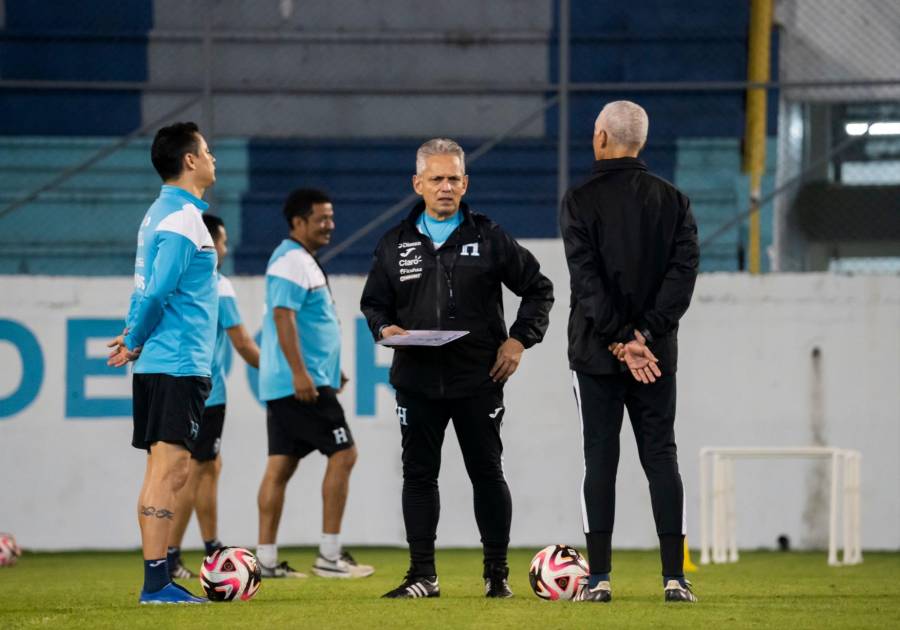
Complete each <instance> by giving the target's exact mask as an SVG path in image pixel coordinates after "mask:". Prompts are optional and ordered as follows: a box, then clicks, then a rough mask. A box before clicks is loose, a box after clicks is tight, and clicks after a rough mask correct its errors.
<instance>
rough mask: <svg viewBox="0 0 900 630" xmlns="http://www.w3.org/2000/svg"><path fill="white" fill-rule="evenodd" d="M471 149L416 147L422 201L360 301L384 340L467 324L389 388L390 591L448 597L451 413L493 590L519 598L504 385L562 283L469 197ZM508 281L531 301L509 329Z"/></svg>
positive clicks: (407, 353) (443, 142) (398, 354)
mask: <svg viewBox="0 0 900 630" xmlns="http://www.w3.org/2000/svg"><path fill="white" fill-rule="evenodd" d="M468 183H469V182H468V176H467V175H466V172H465V155H464V153H463V150H462V149H461V148H460V146H459V145H458V144H457V143H456V142H453V141H452V140H447V139H443V138H438V139H434V140H429V141H428V142H426V143H425V144H423V145H422V146H421V147H420V148H419V151H418V153H417V154H416V174H415V175H414V176H413V178H412V185H413V189H414V190H415V191H416V192H417V193H418V194H419V195H421V196H422V201H420V202H419V203H418V204H417V205H416V206H415V207H414V208H413V209H412V212H410V214H409V216H408V217H407V218H406V219H405V220H404V221H402V222H401V223H400V225H398V226H397V227H395V228H393V229H392V230H390V231H389V232H388V233H387V234H385V235H384V236H383V237H382V239H381V241H380V242H379V243H378V246H377V248H376V250H375V258H374V261H373V263H372V269H371V271H370V272H369V277H368V279H367V281H366V286H365V289H364V290H363V296H362V300H361V307H362V311H363V313H364V314H365V316H366V319H367V320H368V323H369V327H370V328H371V330H372V334H373V335H374V337H375V339H376V340H378V339H386V338H389V337H393V336H395V335H405V334H407V332H406V331H407V330H412V329H424V330H467V331H469V333H468V334H467V335H465V336H464V337H462V338H460V339H458V340H456V341H453V342H451V343H449V344H447V345H445V346H441V347H436V348H435V347H421V346H407V347H404V348H402V349H397V350H396V351H395V353H394V361H393V365H392V366H391V384H392V385H393V386H394V387H395V388H396V390H397V416H398V419H399V424H400V432H401V435H402V444H403V519H404V521H405V523H406V539H407V542H408V543H409V550H410V569H409V572H408V573H407V576H406V579H404V581H403V582H402V583H401V584H400V586H399V587H397V588H396V589H394V590H392V591H390V592H388V593H386V594H385V597H389V598H414V597H438V596H439V595H440V589H439V587H438V579H437V570H436V568H435V562H434V542H435V532H436V530H437V523H438V515H439V512H440V501H439V495H438V471H439V470H440V465H441V445H442V443H443V440H444V432H445V430H446V428H447V424H448V422H449V421H450V419H451V418H452V419H453V426H454V429H455V430H456V436H457V439H458V440H459V445H460V448H461V450H462V454H463V460H464V461H465V465H466V471H467V472H468V474H469V478H470V479H471V481H472V486H473V489H474V496H475V519H476V521H477V522H478V529H479V531H480V533H481V542H482V544H483V545H484V575H483V577H484V581H485V595H486V596H487V597H511V596H512V592H511V591H510V589H509V584H508V582H507V576H508V574H509V568H508V567H507V564H506V552H507V547H508V545H509V527H510V519H511V516H512V502H511V499H510V495H509V488H508V487H507V485H506V479H505V478H504V476H503V466H502V462H501V455H502V453H503V443H502V441H501V439H500V426H501V424H502V422H503V412H504V404H503V384H504V383H505V382H506V380H507V379H508V378H509V377H510V376H511V375H512V374H513V372H515V371H516V368H517V367H518V365H519V361H521V358H522V352H523V351H524V350H525V348H528V347H530V346H532V345H534V344H535V343H537V342H539V341H541V339H543V336H544V333H545V332H546V330H547V325H548V321H549V320H548V314H549V312H550V307H551V305H552V304H553V285H552V283H551V282H550V280H548V279H547V278H546V277H545V276H544V275H543V274H541V272H540V265H539V264H538V262H537V260H535V258H534V256H532V255H531V253H530V252H529V251H528V250H527V249H525V248H524V247H522V246H521V245H519V244H518V243H517V242H516V241H515V240H514V239H513V238H512V237H511V236H509V235H508V234H507V233H506V232H505V231H504V230H503V229H502V228H500V226H498V225H497V224H496V223H494V222H493V221H491V220H490V219H488V218H487V217H486V216H484V215H482V214H478V213H476V212H473V211H472V210H470V209H469V207H468V206H467V205H466V204H464V203H462V197H463V195H464V194H465V193H466V188H467V186H468ZM501 285H506V286H507V287H508V288H509V289H510V290H512V291H513V292H514V293H515V294H516V295H518V296H520V297H521V298H522V302H521V305H520V306H519V311H518V315H517V318H516V321H515V323H514V324H513V325H512V327H511V328H510V330H509V334H507V331H506V324H505V323H504V320H503V301H502V288H501Z"/></svg>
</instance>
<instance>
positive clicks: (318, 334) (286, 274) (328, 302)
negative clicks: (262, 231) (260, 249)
mask: <svg viewBox="0 0 900 630" xmlns="http://www.w3.org/2000/svg"><path fill="white" fill-rule="evenodd" d="M277 307H282V308H288V309H290V310H292V311H294V315H295V318H296V322H297V333H298V334H299V336H300V351H301V353H302V355H303V362H304V363H305V364H306V369H307V371H308V372H309V374H310V376H311V377H312V380H313V383H314V384H315V386H316V387H326V386H327V387H333V388H335V389H339V388H340V386H341V328H340V324H339V323H338V318H337V312H336V311H335V308H334V300H333V299H332V297H331V291H330V290H329V289H328V282H327V280H326V278H325V273H324V272H323V271H322V269H321V268H320V267H319V265H318V263H317V262H316V260H315V258H313V256H312V254H310V253H309V252H308V251H306V249H305V248H304V247H303V246H302V245H300V243H298V242H297V241H294V240H292V239H285V240H283V241H282V242H281V244H280V245H279V246H278V247H277V248H276V249H275V251H274V252H272V257H271V258H269V265H268V267H267V268H266V311H265V314H264V315H263V330H262V347H261V348H260V352H261V355H260V360H259V397H260V398H261V399H262V400H275V399H278V398H284V397H286V396H293V395H294V380H293V375H292V374H291V368H290V366H289V365H288V363H287V359H285V357H284V352H282V350H281V346H280V345H279V343H278V331H277V330H276V328H275V317H274V313H275V308H277Z"/></svg>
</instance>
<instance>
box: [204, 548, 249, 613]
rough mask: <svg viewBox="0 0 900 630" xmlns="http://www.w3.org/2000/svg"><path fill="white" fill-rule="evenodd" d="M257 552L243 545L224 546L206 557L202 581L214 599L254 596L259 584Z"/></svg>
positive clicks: (245, 598)
mask: <svg viewBox="0 0 900 630" xmlns="http://www.w3.org/2000/svg"><path fill="white" fill-rule="evenodd" d="M260 580H261V577H260V571H259V563H258V562H257V561H256V556H254V555H253V554H252V553H250V552H249V551H247V550H246V549H242V548H241V547H222V548H221V549H218V550H217V551H215V552H213V553H212V554H211V555H209V556H207V557H206V559H204V560H203V564H202V565H201V566H200V584H201V585H202V586H203V590H204V591H206V596H207V597H209V599H210V600H211V601H215V602H230V601H232V600H235V599H242V600H245V601H246V600H249V599H252V598H253V596H254V595H256V592H257V591H258V590H259V587H260Z"/></svg>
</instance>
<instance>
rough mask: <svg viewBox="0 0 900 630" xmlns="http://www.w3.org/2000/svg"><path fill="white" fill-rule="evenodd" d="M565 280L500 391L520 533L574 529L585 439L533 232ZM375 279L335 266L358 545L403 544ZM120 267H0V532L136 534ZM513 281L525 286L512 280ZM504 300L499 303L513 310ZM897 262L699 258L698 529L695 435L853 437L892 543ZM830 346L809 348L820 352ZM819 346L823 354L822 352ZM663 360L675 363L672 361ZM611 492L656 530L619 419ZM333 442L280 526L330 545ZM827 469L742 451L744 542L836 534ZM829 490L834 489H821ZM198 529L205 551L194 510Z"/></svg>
mask: <svg viewBox="0 0 900 630" xmlns="http://www.w3.org/2000/svg"><path fill="white" fill-rule="evenodd" d="M527 244H528V245H529V247H531V248H532V250H533V251H534V252H535V254H536V255H537V256H538V258H539V259H540V260H541V261H542V263H543V265H544V269H545V271H546V273H547V274H548V275H549V276H550V277H551V278H552V279H553V280H554V283H555V285H556V287H557V304H556V307H555V308H554V310H553V313H552V316H551V320H552V323H551V327H550V331H549V333H548V335H547V338H546V340H545V342H544V343H543V344H541V345H539V346H536V347H535V348H533V349H531V350H529V351H528V352H526V354H525V359H524V361H523V364H522V367H521V369H520V371H519V373H518V374H516V375H515V376H514V377H513V379H512V381H511V382H510V384H509V385H508V387H507V390H506V401H507V406H508V412H507V415H506V422H505V425H504V438H505V445H506V449H505V457H504V461H505V470H506V474H507V477H508V480H509V483H510V487H511V490H512V494H513V502H514V503H513V505H514V510H513V526H512V544H513V545H527V546H540V545H545V544H548V543H554V542H569V543H574V544H576V545H582V544H583V538H582V536H581V532H580V524H581V516H580V507H579V487H580V481H581V477H582V459H581V439H580V434H579V425H578V420H577V416H576V411H575V406H574V401H573V397H572V390H571V375H570V373H569V371H568V369H567V364H566V358H565V354H566V351H565V336H566V319H567V305H568V286H567V285H568V278H567V273H566V271H565V266H564V261H563V258H562V247H561V244H560V243H559V242H558V241H546V240H545V241H534V242H531V243H527ZM362 284H363V279H362V278H360V277H350V276H345V277H335V278H333V280H332V286H333V290H334V294H335V298H336V300H337V303H338V308H339V314H340V317H341V320H342V322H343V330H344V347H343V348H344V349H343V359H344V362H345V370H346V372H347V373H348V375H349V376H350V377H351V381H350V384H349V385H348V387H347V390H346V391H345V392H344V394H343V395H342V397H341V398H342V401H343V403H344V406H345V409H346V411H347V414H348V417H349V422H350V426H351V428H352V430H353V433H354V435H355V438H356V440H357V443H358V445H359V450H360V457H359V463H358V465H357V468H356V471H355V473H354V476H353V479H352V482H351V483H352V486H351V492H350V499H349V503H348V506H347V515H346V519H345V526H344V537H345V540H346V541H347V542H348V543H350V544H388V545H397V544H402V543H403V538H404V535H403V521H402V518H401V514H400V487H401V479H400V449H399V429H398V427H397V419H396V416H395V414H394V403H393V399H392V392H391V390H390V388H389V387H388V386H386V385H384V384H381V383H382V382H383V380H384V379H385V378H386V372H387V370H386V367H385V366H386V365H387V364H388V362H389V359H390V351H389V350H386V349H384V348H374V347H373V345H372V343H371V340H370V337H369V336H368V332H367V330H366V329H365V327H364V325H363V324H362V323H361V317H360V315H359V313H358V310H357V307H358V300H359V294H360V291H361V289H362ZM234 285H235V289H236V290H237V294H238V299H239V303H240V306H241V310H242V314H243V316H244V319H245V322H246V323H247V324H248V326H249V328H250V329H251V330H252V331H253V332H255V331H257V330H259V324H260V318H261V315H262V303H263V282H262V280H261V279H260V278H235V279H234ZM129 292H130V281H129V280H128V279H125V278H72V277H64V278H63V277H59V278H49V277H28V276H5V277H0V296H2V297H0V365H2V366H4V367H3V369H2V371H0V479H2V480H3V497H2V502H0V506H2V507H0V530H2V531H11V532H14V533H15V534H16V536H17V537H18V538H19V540H20V542H21V543H22V544H23V545H24V546H26V547H28V548H32V549H73V548H133V547H136V546H137V545H138V544H139V537H138V529H137V527H136V523H135V501H136V496H137V491H138V489H139V486H140V481H141V476H142V473H143V465H144V457H143V456H142V455H141V453H139V452H138V451H136V450H135V449H133V448H131V446H130V438H131V422H130V419H129V417H128V412H129V409H130V401H129V392H130V379H129V378H128V376H127V375H126V374H125V373H124V372H111V371H109V370H107V368H105V360H104V357H105V348H104V342H105V341H106V340H107V339H108V338H110V337H111V336H112V335H114V334H115V333H117V332H118V331H119V330H120V328H121V325H122V322H121V318H122V316H123V314H124V312H125V309H126V305H127V300H128V296H129ZM510 298H512V296H510ZM514 305H515V302H514V301H513V299H510V300H508V301H507V319H508V320H511V319H512V317H513V316H514V313H515V307H514ZM898 323H900V277H896V276H894V277H890V276H880V277H855V278H854V277H844V276H834V275H817V274H806V275H769V276H761V277H756V278H754V277H750V276H747V275H726V274H721V275H719V274H717V275H706V276H702V277H701V278H700V280H699V281H698V285H697V290H696V293H695V296H694V303H693V306H692V307H691V310H690V311H689V312H688V314H687V316H686V317H685V319H684V321H683V325H682V331H681V335H680V341H681V344H680V346H681V351H680V361H681V364H680V370H679V373H678V378H679V396H678V405H679V409H678V420H677V423H676V431H677V436H678V445H679V452H680V460H681V469H682V476H683V478H684V481H685V487H686V499H687V510H688V513H687V522H688V533H689V537H692V538H693V542H694V543H696V542H699V537H698V531H699V530H698V506H699V496H698V491H697V486H698V464H697V453H698V450H699V449H700V448H701V447H702V446H707V445H712V446H801V445H810V444H816V443H826V444H828V445H834V446H840V447H846V448H855V449H859V450H860V451H862V454H863V469H862V475H863V492H862V518H863V525H862V542H863V546H864V547H865V548H867V549H894V550H896V549H898V548H900V489H898V487H900V485H898V482H900V457H898V452H900V360H898V357H900V326H898ZM816 348H818V350H819V353H818V358H817V359H813V354H814V352H813V351H814V349H816ZM234 359H235V360H234V364H233V367H232V369H231V372H230V376H229V379H228V388H229V404H228V416H227V422H226V425H225V435H224V439H223V446H222V456H223V459H224V469H223V473H222V482H221V490H220V536H221V538H222V539H223V540H225V541H226V542H228V543H230V544H242V545H253V544H254V543H255V541H256V527H257V525H256V524H257V514H256V490H257V486H258V483H259V480H260V478H261V475H262V471H263V466H264V463H265V455H266V431H265V413H264V410H263V408H262V407H261V406H260V405H259V403H258V402H257V401H256V399H255V398H254V395H253V393H252V391H251V387H250V385H249V380H248V376H247V371H246V369H245V367H244V366H243V365H242V364H240V359H239V358H238V357H237V355H235V356H234ZM814 362H817V363H818V365H814ZM663 368H665V366H663ZM622 444H623V448H622V455H621V464H620V470H619V476H618V503H617V507H616V517H617V518H616V532H615V535H614V539H613V541H614V544H615V545H616V546H617V547H651V546H653V545H654V544H655V534H654V527H653V523H652V518H651V513H650V504H649V496H648V492H647V485H646V481H645V480H644V478H643V474H642V472H641V470H640V467H639V464H638V462H637V454H636V451H635V448H634V439H633V436H632V434H631V430H630V428H629V427H628V425H627V420H626V424H625V425H624V426H623V431H622ZM323 464H324V459H323V458H322V457H321V456H319V455H312V456H310V457H309V458H308V459H307V460H305V461H304V462H303V463H302V464H301V466H300V467H299V469H298V472H297V475H296V478H295V479H294V481H293V482H292V484H291V486H290V487H289V491H288V498H287V503H286V506H285V511H284V516H283V520H282V526H281V533H280V542H281V543H283V544H312V543H316V542H317V541H318V537H319V531H320V529H319V525H320V519H321V499H320V491H319V483H320V480H321V475H322V471H323ZM827 482H828V480H827V476H825V472H823V471H822V469H820V468H819V467H818V465H817V464H814V463H804V462H765V461H751V462H740V463H738V465H737V472H736V483H737V492H738V494H737V496H738V508H737V512H738V514H737V516H738V542H739V544H740V545H741V546H742V547H749V548H753V547H760V546H764V547H771V546H774V544H775V540H776V538H777V536H778V535H780V534H787V535H788V536H790V538H791V540H792V541H793V542H794V543H795V545H797V546H821V545H822V543H823V542H824V540H823V537H824V535H825V533H824V532H825V526H826V521H827V506H826V505H825V504H824V503H822V501H821V500H820V498H819V497H821V496H822V492H823V490H824V489H826V488H827V487H828V486H827ZM441 491H442V497H441V503H442V514H441V523H440V528H439V530H438V543H439V545H443V546H471V545H477V544H478V533H477V529H476V526H475V521H474V517H473V515H472V496H471V487H470V485H469V484H468V481H467V479H466V476H465V471H464V469H463V467H462V463H461V458H460V455H459V449H458V446H457V445H456V443H455V438H454V436H453V433H452V431H450V432H448V440H447V443H446V446H445V452H444V465H443V470H442V473H441ZM825 496H827V493H826V494H825ZM186 545H187V546H200V538H199V533H198V532H197V530H196V527H195V526H194V525H191V527H190V529H189V531H188V535H187V540H186Z"/></svg>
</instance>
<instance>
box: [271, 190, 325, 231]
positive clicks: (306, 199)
mask: <svg viewBox="0 0 900 630" xmlns="http://www.w3.org/2000/svg"><path fill="white" fill-rule="evenodd" d="M316 203H331V199H330V198H329V197H328V195H327V194H325V193H324V192H323V191H321V190H318V189H316V188H298V189H297V190H295V191H293V192H292V193H291V194H290V195H288V197H287V199H286V200H285V202H284V211H283V212H284V218H285V219H287V223H288V228H290V229H293V227H294V217H301V218H304V219H305V218H307V217H308V216H309V215H311V214H312V207H313V204H316Z"/></svg>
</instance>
